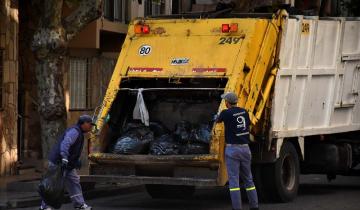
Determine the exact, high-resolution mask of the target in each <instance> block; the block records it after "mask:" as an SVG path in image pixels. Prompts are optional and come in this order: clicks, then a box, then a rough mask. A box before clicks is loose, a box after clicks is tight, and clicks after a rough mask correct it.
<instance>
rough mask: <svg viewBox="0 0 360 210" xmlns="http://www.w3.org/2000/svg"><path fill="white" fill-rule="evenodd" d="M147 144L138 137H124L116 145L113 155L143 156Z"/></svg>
mask: <svg viewBox="0 0 360 210" xmlns="http://www.w3.org/2000/svg"><path fill="white" fill-rule="evenodd" d="M146 144H147V142H143V141H141V140H139V139H138V138H136V137H130V136H122V137H120V138H119V139H118V140H117V142H116V143H115V145H114V150H113V153H116V154H126V155H133V154H141V153H143V152H144V151H145V149H146V146H147V145H146Z"/></svg>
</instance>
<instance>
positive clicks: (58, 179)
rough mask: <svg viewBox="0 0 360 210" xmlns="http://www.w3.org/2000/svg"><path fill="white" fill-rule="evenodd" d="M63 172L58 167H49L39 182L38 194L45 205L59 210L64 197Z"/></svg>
mask: <svg viewBox="0 0 360 210" xmlns="http://www.w3.org/2000/svg"><path fill="white" fill-rule="evenodd" d="M64 187H65V185H64V172H63V170H62V169H61V167H60V166H57V165H56V166H53V167H49V169H48V171H47V172H46V174H45V175H44V176H43V178H42V179H41V181H40V184H39V186H38V193H39V194H40V197H41V198H42V199H43V200H44V201H45V203H46V204H47V205H49V206H51V207H53V208H55V209H59V208H60V207H61V205H62V203H63V199H64V198H63V197H64Z"/></svg>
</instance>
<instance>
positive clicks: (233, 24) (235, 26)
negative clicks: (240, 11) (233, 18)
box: [230, 23, 238, 32]
mask: <svg viewBox="0 0 360 210" xmlns="http://www.w3.org/2000/svg"><path fill="white" fill-rule="evenodd" d="M237 31H238V24H237V23H232V24H231V25H230V32H237Z"/></svg>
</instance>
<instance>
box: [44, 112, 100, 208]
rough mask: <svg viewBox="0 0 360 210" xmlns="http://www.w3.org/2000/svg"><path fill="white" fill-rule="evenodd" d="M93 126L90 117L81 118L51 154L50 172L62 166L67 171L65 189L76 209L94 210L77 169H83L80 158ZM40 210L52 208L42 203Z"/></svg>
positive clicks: (68, 130) (69, 129) (83, 116)
mask: <svg viewBox="0 0 360 210" xmlns="http://www.w3.org/2000/svg"><path fill="white" fill-rule="evenodd" d="M93 125H95V124H94V123H93V121H92V118H91V117H90V116H89V115H82V116H80V117H79V120H78V123H77V124H76V125H74V126H71V127H70V128H68V129H67V130H66V131H65V132H64V134H63V135H62V136H61V137H60V138H59V140H58V142H57V143H56V144H55V145H54V147H53V148H52V150H51V151H50V154H49V167H48V170H50V171H51V170H56V167H57V166H58V165H61V167H62V168H63V170H64V171H65V188H66V190H67V191H68V193H69V195H70V198H71V200H72V202H73V204H74V208H75V209H84V210H91V209H92V208H91V207H90V206H88V205H86V203H85V201H84V197H83V195H82V190H81V186H80V177H79V175H78V174H77V172H76V169H80V167H81V162H80V156H81V152H82V149H83V146H84V134H85V133H88V132H89V131H91V130H92V127H93ZM40 210H51V208H50V207H48V206H47V205H46V203H45V202H44V201H42V203H41V206H40Z"/></svg>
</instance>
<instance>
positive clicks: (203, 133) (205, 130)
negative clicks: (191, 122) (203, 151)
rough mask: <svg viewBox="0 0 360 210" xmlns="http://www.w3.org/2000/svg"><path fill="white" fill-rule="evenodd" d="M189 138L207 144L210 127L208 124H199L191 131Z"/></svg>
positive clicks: (209, 137)
mask: <svg viewBox="0 0 360 210" xmlns="http://www.w3.org/2000/svg"><path fill="white" fill-rule="evenodd" d="M191 140H193V141H195V142H202V143H206V144H209V143H210V140H211V129H210V126H209V125H206V124H201V125H199V126H198V127H197V128H195V129H193V130H192V131H191Z"/></svg>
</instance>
